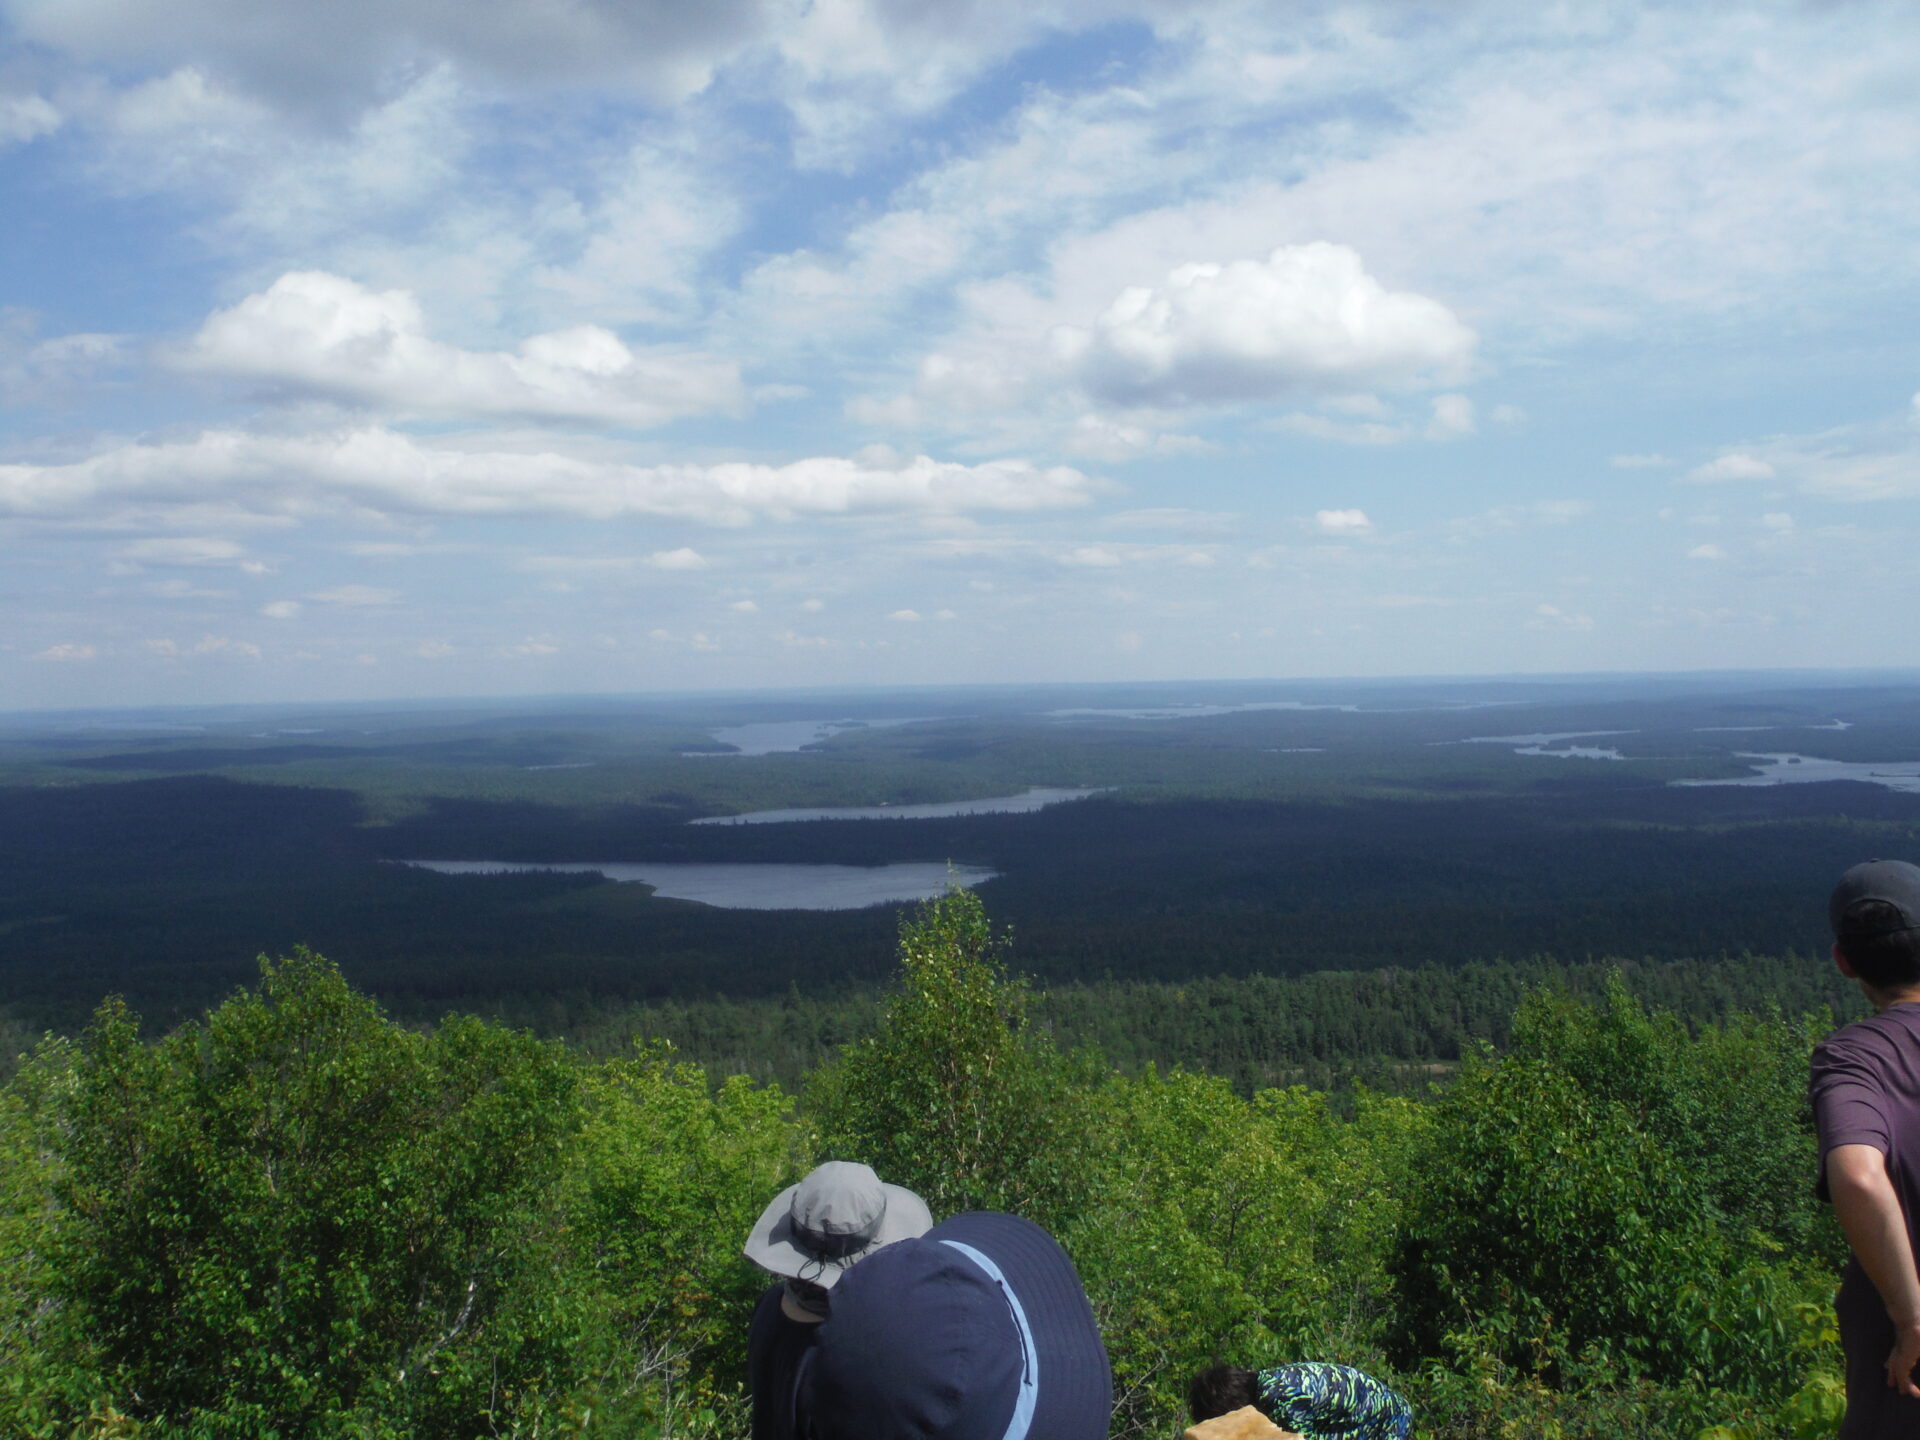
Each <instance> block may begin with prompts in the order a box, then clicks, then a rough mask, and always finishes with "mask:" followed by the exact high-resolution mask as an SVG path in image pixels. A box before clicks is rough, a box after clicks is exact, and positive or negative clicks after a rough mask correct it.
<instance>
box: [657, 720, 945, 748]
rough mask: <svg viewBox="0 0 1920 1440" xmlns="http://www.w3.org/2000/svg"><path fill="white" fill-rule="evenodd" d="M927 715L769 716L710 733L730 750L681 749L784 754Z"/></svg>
mask: <svg viewBox="0 0 1920 1440" xmlns="http://www.w3.org/2000/svg"><path fill="white" fill-rule="evenodd" d="M926 718H928V717H926V716H923V715H907V716H903V717H901V718H899V719H892V720H768V721H764V722H761V723H759V724H755V725H727V726H723V727H721V728H720V729H718V730H709V731H708V732H707V733H708V734H709V735H711V736H713V738H714V739H715V740H717V741H718V742H719V743H720V744H722V745H731V746H733V749H731V750H682V751H681V752H680V753H681V754H682V755H688V756H716V757H724V756H728V755H781V754H785V753H787V752H789V751H793V750H799V749H802V748H804V747H805V746H808V745H818V744H819V743H820V742H821V741H822V740H831V739H832V738H833V737H834V736H835V735H840V734H843V733H845V732H846V731H848V730H879V729H882V728H884V727H886V726H889V725H912V724H914V723H915V722H916V721H919V720H924V719H926Z"/></svg>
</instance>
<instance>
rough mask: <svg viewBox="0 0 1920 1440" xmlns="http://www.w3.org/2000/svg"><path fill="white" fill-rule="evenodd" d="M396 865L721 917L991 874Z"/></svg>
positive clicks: (867, 900) (614, 863) (853, 899)
mask: <svg viewBox="0 0 1920 1440" xmlns="http://www.w3.org/2000/svg"><path fill="white" fill-rule="evenodd" d="M396 863H397V864H401V865H412V866H415V867H416V868H418V869H422V870H433V871H436V872H437V873H439V874H442V875H512V874H524V873H527V872H529V871H557V872H559V873H561V874H566V875H603V876H605V877H606V878H607V879H609V880H612V881H616V882H619V883H621V884H640V885H651V886H652V887H653V893H654V894H656V895H658V896H660V897H661V898H662V899H666V900H691V901H694V902H695V903H696V904H700V905H713V906H716V907H718V908H719V909H722V910H864V909H866V908H867V907H868V906H869V905H895V904H899V903H900V902H902V901H907V900H931V899H933V898H935V897H936V896H939V895H943V894H945V893H946V890H947V887H948V886H949V885H958V886H960V887H962V888H963V889H972V888H973V887H974V886H975V885H979V884H982V883H984V882H985V881H988V880H991V879H993V878H994V876H995V875H996V874H998V872H997V871H994V870H988V869H984V868H982V867H980V866H977V865H955V866H951V867H949V866H947V865H944V864H941V863H939V862H937V861H917V862H913V863H907V864H899V865H874V866H863V865H749V864H711V865H708V864H682V863H676V862H663V863H660V864H653V863H651V862H647V861H641V862H628V861H625V860H608V861H600V860H594V861H584V862H562V863H557V864H552V865H537V864H532V865H529V864H517V863H514V862H511V861H505V860H401V861H397V862H396Z"/></svg>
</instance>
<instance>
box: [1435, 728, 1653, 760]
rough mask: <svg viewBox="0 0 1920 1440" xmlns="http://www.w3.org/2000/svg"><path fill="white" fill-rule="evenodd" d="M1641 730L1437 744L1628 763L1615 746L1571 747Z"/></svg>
mask: <svg viewBox="0 0 1920 1440" xmlns="http://www.w3.org/2000/svg"><path fill="white" fill-rule="evenodd" d="M1639 733H1640V732H1639V731H1638V730H1543V731H1538V732H1536V733H1535V734H1532V735H1470V736H1468V737H1467V738H1466V739H1465V740H1435V741H1432V742H1430V743H1432V744H1435V745H1511V746H1513V753H1514V754H1516V755H1547V756H1551V757H1552V758H1554V759H1556V760H1624V759H1626V758H1627V757H1626V756H1624V755H1622V754H1621V753H1620V752H1619V751H1618V750H1616V749H1614V748H1613V747H1612V746H1611V745H1570V744H1568V743H1567V742H1568V741H1570V740H1600V739H1604V738H1605V737H1606V736H1608V735H1638V734H1639Z"/></svg>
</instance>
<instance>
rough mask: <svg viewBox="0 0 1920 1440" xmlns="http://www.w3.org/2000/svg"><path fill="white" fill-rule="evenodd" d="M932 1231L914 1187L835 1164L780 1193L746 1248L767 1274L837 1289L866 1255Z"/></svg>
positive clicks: (867, 1169)
mask: <svg viewBox="0 0 1920 1440" xmlns="http://www.w3.org/2000/svg"><path fill="white" fill-rule="evenodd" d="M932 1228H933V1216H932V1214H931V1213H929V1211H928V1210H927V1205H926V1202H925V1201H924V1200H922V1199H921V1198H920V1197H919V1196H918V1195H916V1194H914V1193H913V1192H912V1191H911V1190H906V1189H902V1188H901V1187H900V1186H898V1185H887V1184H883V1183H882V1182H881V1179H880V1177H879V1176H878V1175H876V1174H874V1173H873V1170H872V1169H871V1167H869V1166H866V1165H857V1164H854V1163H852V1162H851V1161H847V1160H830V1161H828V1162H827V1163H826V1164H825V1165H822V1166H820V1167H819V1168H818V1169H817V1170H815V1171H813V1173H812V1174H810V1175H808V1176H807V1178H806V1179H804V1180H802V1181H801V1182H800V1183H799V1184H798V1185H789V1186H788V1187H787V1188H786V1189H785V1190H782V1191H781V1192H780V1193H779V1194H778V1195H776V1196H774V1197H773V1201H772V1203H771V1204H769V1205H768V1206H767V1208H766V1209H765V1210H763V1211H762V1212H761V1214H760V1218H759V1220H758V1221H756V1222H755V1223H754V1227H753V1229H752V1230H751V1231H750V1232H749V1233H748V1235H747V1243H746V1244H745V1245H744V1246H742V1247H741V1248H742V1250H743V1251H744V1252H745V1254H746V1257H747V1258H748V1259H749V1260H751V1261H753V1263H754V1264H756V1265H758V1266H759V1267H760V1268H761V1269H763V1270H769V1271H772V1272H773V1273H774V1274H775V1275H785V1276H788V1277H790V1278H792V1279H795V1280H808V1281H811V1282H812V1283H813V1284H815V1285H819V1286H821V1287H822V1288H825V1289H831V1288H832V1287H833V1285H834V1283H835V1282H836V1281H838V1280H839V1278H840V1277H841V1275H843V1274H844V1273H846V1270H847V1267H848V1266H850V1265H852V1264H853V1263H854V1262H855V1261H857V1260H859V1259H860V1258H861V1257H862V1256H865V1255H871V1254H872V1253H873V1252H874V1251H875V1250H878V1249H879V1248H880V1247H881V1246H883V1245H891V1244H892V1243H893V1242H894V1241H896V1240H907V1239H910V1238H912V1237H913V1236H916V1235H924V1234H926V1233H927V1231H929V1230H931V1229H932Z"/></svg>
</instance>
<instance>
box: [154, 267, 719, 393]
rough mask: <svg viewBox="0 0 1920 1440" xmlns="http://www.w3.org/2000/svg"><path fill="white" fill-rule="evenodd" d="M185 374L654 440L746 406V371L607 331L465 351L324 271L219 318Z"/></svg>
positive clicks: (205, 329)
mask: <svg viewBox="0 0 1920 1440" xmlns="http://www.w3.org/2000/svg"><path fill="white" fill-rule="evenodd" d="M179 361H180V363H181V364H182V365H184V366H185V367H187V368H188V369H191V370H196V371H201V372H204V373H208V374H217V375H225V376H233V377H236V378H240V379H245V380H252V381H256V382H258V383H260V384H262V385H266V386H270V387H274V388H278V389H283V390H286V391H288V392H290V393H292V394H295V395H301V396H307V395H320V396H325V397H328V398H331V399H336V400H341V401H346V402H350V403H353V404H357V405H364V406H368V407H370V408H373V409H376V410H381V411H385V412H389V413H401V414H409V415H428V416H461V417H465V416H527V417H533V418H537V419H546V420H575V421H590V422H595V423H600V424H608V425H630V426H651V425H661V424H665V423H666V422H667V421H669V420H674V419H677V418H679V417H680V416H683V415H696V414H702V413H707V412H712V411H737V410H739V409H741V408H742V406H743V405H744V404H745V391H744V390H743V389H742V387H741V384H740V373H739V367H738V366H736V365H734V364H732V363H731V362H729V361H724V360H718V359H715V358H713V357H712V356H708V355H702V354H688V353H679V352H673V351H664V350H634V349H631V348H629V347H628V346H627V345H626V344H625V343H624V342H623V341H622V340H621V339H620V338H619V337H618V336H617V335H615V334H614V333H613V332H612V331H610V330H605V329H602V328H601V327H599V326H597V325H576V326H573V327H572V328H570V329H566V330H556V331H553V332H551V333H549V334H544V335H535V336H533V337H532V338H530V339H528V340H526V341H523V342H522V343H521V345H520V347H519V349H518V350H517V351H504V350H465V349H461V348H460V347H458V346H455V345H448V344H445V343H443V342H441V341H439V340H435V339H433V338H432V337H431V336H430V335H429V334H428V333H427V321H426V316H425V314H424V312H423V311H422V309H421V307H420V304H419V302H418V301H417V300H416V299H415V298H414V297H413V295H412V294H410V293H409V292H407V291H405V290H380V291H376V290H370V289H368V288H367V287H365V286H363V285H360V284H357V283H355V282H354V281H352V280H348V279H344V278H342V277H341V276H338V275H330V274H328V273H326V272H325V271H319V270H298V271H293V272H290V273H288V274H286V275H282V276H281V277H280V278H279V279H278V280H276V281H274V282H273V284H272V285H271V286H269V287H268V288H267V289H265V290H263V291H261V292H260V293H259V294H256V295H249V296H248V297H247V298H246V299H244V300H242V301H241V302H240V303H239V304H237V305H234V306H232V307H231V308H230V309H226V310H221V311H217V312H215V313H214V314H213V315H210V316H209V317H208V318H207V321H206V323H205V324H203V325H202V326H201V327H200V331H199V333H198V334H197V335H195V336H194V338H193V340H192V341H191V342H190V343H189V344H188V345H187V346H186V348H185V349H184V351H182V352H181V355H180V357H179Z"/></svg>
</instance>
